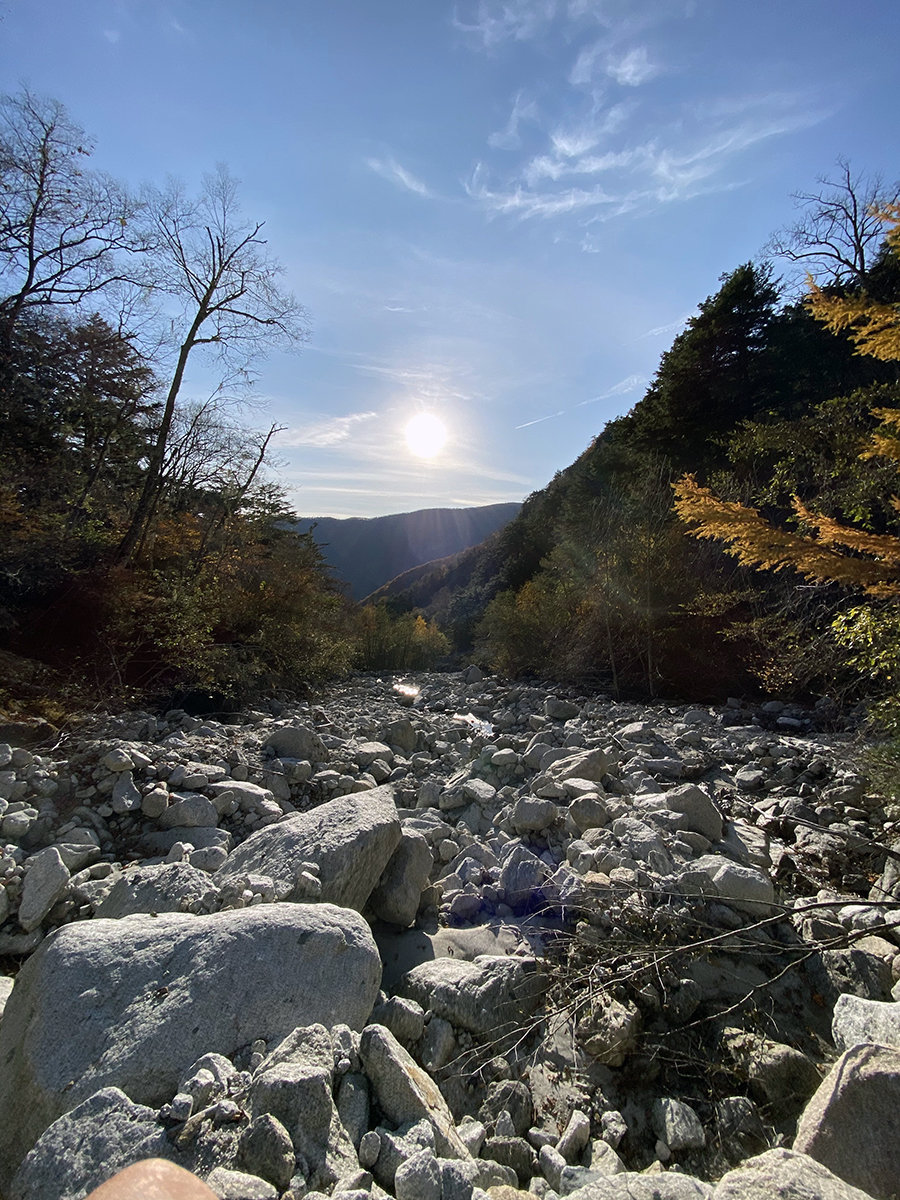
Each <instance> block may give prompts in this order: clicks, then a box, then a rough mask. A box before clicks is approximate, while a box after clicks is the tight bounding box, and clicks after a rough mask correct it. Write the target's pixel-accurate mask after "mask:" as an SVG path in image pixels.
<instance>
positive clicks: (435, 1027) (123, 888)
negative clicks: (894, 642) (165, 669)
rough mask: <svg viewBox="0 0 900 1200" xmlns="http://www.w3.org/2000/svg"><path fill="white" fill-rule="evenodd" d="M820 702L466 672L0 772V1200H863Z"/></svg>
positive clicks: (861, 963)
mask: <svg viewBox="0 0 900 1200" xmlns="http://www.w3.org/2000/svg"><path fill="white" fill-rule="evenodd" d="M830 715H831V714H830V713H829V712H828V711H827V710H826V709H824V708H819V709H817V710H809V711H806V710H801V709H797V708H786V707H785V706H784V705H782V704H780V703H779V702H778V701H774V700H773V701H770V702H768V703H765V704H761V705H758V706H752V707H750V706H745V705H742V704H741V703H739V702H737V701H733V702H729V704H728V705H727V706H724V707H722V708H720V709H712V708H705V707H691V708H685V707H677V708H676V707H666V706H652V707H651V706H637V705H630V704H623V703H616V702H613V701H610V700H609V699H608V698H605V697H602V696H585V695H579V694H576V693H574V692H572V693H570V692H566V691H565V690H561V689H553V690H550V689H548V688H546V687H537V686H513V685H509V684H507V683H504V682H502V681H498V680H494V679H491V678H485V677H483V676H482V674H481V672H480V671H479V670H478V669H477V668H470V669H469V670H468V671H466V672H464V673H456V674H429V675H419V676H415V677H405V678H403V679H398V678H394V677H386V676H385V677H377V676H365V677H357V678H354V679H353V680H351V681H349V682H348V683H346V684H344V685H341V686H340V687H336V688H335V689H333V690H332V691H331V692H330V693H329V694H328V695H326V696H324V697H322V698H321V700H320V701H319V702H317V703H314V704H304V705H297V706H288V707H286V706H284V705H282V704H280V703H277V702H274V701H273V702H271V703H270V704H268V705H266V706H264V707H262V708H260V710H259V711H248V712H246V713H243V714H241V715H239V716H233V717H228V718H226V719H225V720H222V721H220V720H215V719H212V718H202V717H196V716H190V715H188V714H187V713H185V712H183V711H181V710H173V711H170V712H167V713H164V714H151V713H149V712H134V713H128V714H125V715H123V716H121V717H118V718H116V719H111V718H104V719H103V720H96V721H94V722H93V723H92V724H90V725H88V726H84V727H83V728H81V729H80V731H79V732H78V733H77V734H73V735H71V736H68V737H66V738H64V739H62V740H60V741H59V742H58V743H57V744H55V745H53V746H52V747H47V746H41V747H37V748H35V747H32V748H30V749H29V748H25V747H24V746H15V745H12V744H10V745H8V746H7V745H2V746H0V834H2V837H0V842H2V857H0V877H2V883H3V887H2V889H0V921H2V924H0V956H2V957H0V961H2V963H3V964H4V965H5V968H6V974H5V976H4V977H3V978H2V979H0V997H2V998H3V999H5V1000H6V1006H5V1011H4V1013H3V1017H2V1020H0V1063H2V1064H3V1066H2V1073H0V1193H2V1195H3V1196H4V1197H6V1198H7V1200H38V1198H40V1200H44V1198H45V1197H51V1196H52V1197H60V1198H61V1200H78V1198H81V1197H83V1196H85V1195H86V1194H87V1192H88V1191H89V1190H90V1189H91V1188H92V1187H95V1186H97V1184H99V1183H100V1182H101V1181H102V1180H103V1179H105V1178H107V1177H108V1176H109V1175H110V1174H111V1173H112V1172H113V1171H114V1170H116V1169H118V1168H120V1167H122V1166H125V1165H127V1164H128V1163H130V1162H133V1161H135V1160H136V1159H139V1158H143V1157H148V1156H158V1157H163V1158H169V1159H171V1160H172V1161H175V1162H177V1163H179V1164H181V1165H183V1166H186V1167H188V1168H190V1169H191V1170H194V1171H195V1172H196V1173H197V1174H198V1175H199V1176H200V1177H201V1178H203V1179H205V1180H207V1182H208V1184H209V1186H210V1187H211V1188H212V1190H213V1191H214V1192H215V1193H216V1194H217V1195H218V1196H220V1197H223V1198H226V1197H228V1198H231V1200H277V1198H278V1197H281V1198H282V1200H300V1198H301V1197H304V1196H306V1197H310V1198H312V1200H315V1197H317V1196H319V1195H322V1194H324V1195H341V1196H343V1197H344V1198H345V1200H351V1198H352V1200H364V1197H368V1196H374V1197H378V1196H385V1195H393V1196H396V1197H397V1198H398V1200H469V1198H470V1197H473V1198H474V1200H483V1197H484V1194H487V1195H489V1196H493V1197H496V1200H502V1198H505V1197H513V1196H515V1195H517V1194H521V1193H522V1192H525V1193H527V1192H530V1193H532V1194H534V1195H537V1196H542V1197H547V1198H549V1200H553V1197H555V1196H573V1197H577V1198H579V1200H590V1198H602V1200H618V1198H622V1200H626V1198H627V1200H643V1198H644V1197H646V1198H647V1200H650V1198H651V1197H656V1198H659V1200H668V1198H671V1200H692V1198H694V1197H696V1198H703V1197H713V1196H714V1197H715V1198H716V1200H728V1198H731V1197H745V1196H746V1197H757V1196H759V1197H760V1198H762V1197H763V1196H764V1195H765V1196H766V1197H771V1196H772V1195H773V1194H774V1195H783V1196H797V1195H802V1196H809V1197H816V1196H820V1197H827V1198H832V1197H833V1198H835V1200H838V1198H846V1200H850V1198H852V1197H855V1198H857V1200H859V1198H860V1197H864V1196H866V1195H869V1196H873V1197H876V1198H878V1200H890V1198H891V1197H892V1196H895V1195H896V1194H897V1192H898V1188H900V1185H898V1183H897V1181H898V1179H900V991H898V983H897V980H898V977H900V853H898V852H900V824H898V821H897V817H898V813H897V812H896V811H895V810H894V809H893V808H892V807H891V805H892V804H893V803H894V801H893V800H892V799H891V798H888V799H887V800H886V799H885V798H884V797H879V796H875V795H872V794H870V792H869V790H868V787H867V783H866V780H865V778H864V777H863V776H862V775H861V774H860V773H859V771H858V769H857V767H856V765H855V758H854V745H855V743H854V739H853V738H852V737H851V735H850V734H849V733H847V732H842V731H841V730H840V729H837V730H836V729H835V728H833V724H834V722H832V721H830Z"/></svg>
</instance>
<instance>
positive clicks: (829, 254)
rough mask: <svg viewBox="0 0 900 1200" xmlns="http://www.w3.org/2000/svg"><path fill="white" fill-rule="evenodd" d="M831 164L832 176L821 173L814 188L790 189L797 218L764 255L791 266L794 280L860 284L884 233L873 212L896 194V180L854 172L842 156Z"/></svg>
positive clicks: (899, 187)
mask: <svg viewBox="0 0 900 1200" xmlns="http://www.w3.org/2000/svg"><path fill="white" fill-rule="evenodd" d="M835 165H836V173H835V176H834V178H829V177H828V176H826V175H823V176H820V178H819V180H818V182H819V184H820V185H821V186H820V188H819V190H818V191H814V192H795V193H794V195H793V197H792V199H793V201H794V207H795V208H797V209H799V211H800V217H799V219H798V220H797V221H795V222H794V224H793V225H790V226H788V227H787V228H786V229H782V230H780V231H779V232H778V233H776V234H773V236H772V237H771V238H770V240H769V242H768V243H767V245H766V246H765V247H764V251H763V252H764V253H765V254H768V255H771V256H773V257H775V258H783V259H786V260H787V261H788V262H790V263H793V264H795V266H796V268H797V273H798V279H797V282H798V284H800V283H802V282H803V281H805V279H806V276H807V275H812V277H813V278H814V279H815V280H816V281H817V282H818V283H820V284H829V283H859V282H861V281H862V280H863V278H864V277H865V274H866V271H867V270H868V269H869V267H870V266H871V265H872V259H873V256H874V253H875V251H876V250H877V248H878V246H879V244H880V242H881V240H882V237H883V236H884V226H883V224H882V222H881V221H879V219H878V218H877V216H876V215H875V214H876V212H878V211H879V210H880V209H883V208H884V206H885V205H886V204H891V203H895V202H896V201H897V199H898V197H900V184H897V183H895V184H892V185H890V186H888V185H886V184H885V183H884V180H883V179H882V177H881V176H880V175H877V174H876V175H855V174H854V173H853V170H852V169H851V166H850V162H849V160H848V159H846V158H839V159H838V160H837V163H836V164H835Z"/></svg>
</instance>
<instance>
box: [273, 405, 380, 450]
mask: <svg viewBox="0 0 900 1200" xmlns="http://www.w3.org/2000/svg"><path fill="white" fill-rule="evenodd" d="M377 415H378V414H377V413H375V412H356V413H349V414H348V415H347V416H345V417H327V418H324V419H320V420H316V421H313V422H312V423H311V424H309V425H305V426H294V427H292V428H291V429H286V430H284V432H283V433H279V434H278V435H277V439H276V440H277V444H278V446H279V447H281V448H283V449H288V448H298V447H300V446H312V447H315V448H318V449H327V448H329V447H332V446H340V445H342V444H343V443H344V442H347V441H349V439H350V438H351V437H352V436H353V434H354V431H355V430H356V429H358V428H359V427H360V426H361V425H364V424H365V423H366V422H368V421H371V420H372V418H373V417H376V416H377Z"/></svg>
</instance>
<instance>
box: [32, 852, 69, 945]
mask: <svg viewBox="0 0 900 1200" xmlns="http://www.w3.org/2000/svg"><path fill="white" fill-rule="evenodd" d="M70 878H71V876H70V874H69V868H68V867H67V866H66V864H65V863H64V862H63V860H62V856H61V855H60V853H59V850H57V848H56V847H55V846H48V847H47V849H46V850H41V851H39V852H38V853H37V854H35V855H34V856H33V858H31V859H29V861H28V871H27V873H26V875H25V884H24V886H23V888H22V900H21V903H20V905H19V924H20V925H21V926H22V928H23V929H24V930H25V932H26V933H30V932H31V930H33V929H37V927H38V926H39V925H40V923H41V922H42V921H43V919H44V917H46V916H47V914H48V913H49V911H50V909H51V908H52V907H53V905H54V904H55V903H56V902H57V900H59V898H60V897H61V896H62V894H63V892H65V890H66V888H67V887H68V886H69V880H70Z"/></svg>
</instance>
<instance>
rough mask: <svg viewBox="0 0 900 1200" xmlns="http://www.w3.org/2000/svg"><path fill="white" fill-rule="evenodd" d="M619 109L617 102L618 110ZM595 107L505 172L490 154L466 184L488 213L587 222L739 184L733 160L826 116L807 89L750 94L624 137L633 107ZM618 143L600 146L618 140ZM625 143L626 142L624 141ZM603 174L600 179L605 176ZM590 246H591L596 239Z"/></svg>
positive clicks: (647, 209) (678, 114)
mask: <svg viewBox="0 0 900 1200" xmlns="http://www.w3.org/2000/svg"><path fill="white" fill-rule="evenodd" d="M612 111H613V110H610V112H612ZM610 112H608V113H606V114H604V115H597V116H596V117H595V118H594V124H591V123H590V121H586V122H583V123H582V125H580V126H578V125H573V126H572V127H571V128H569V129H565V128H560V129H556V130H554V131H553V132H552V133H551V134H550V135H549V146H548V148H547V151H546V152H544V153H540V154H537V155H534V156H533V157H531V158H530V159H528V161H526V162H524V163H522V164H521V166H520V167H519V169H518V172H517V173H516V174H514V175H512V177H509V178H507V179H506V180H505V181H503V180H499V181H498V180H496V175H495V173H494V172H491V171H490V170H489V169H488V168H487V166H486V165H485V164H483V163H479V164H477V165H476V167H475V169H474V171H473V172H472V175H471V177H470V179H469V181H468V184H467V185H466V190H467V192H468V194H469V196H470V197H472V198H473V199H475V200H476V201H477V202H478V203H479V204H480V205H481V206H482V207H483V208H484V209H485V210H486V211H487V212H489V213H492V214H502V215H507V216H513V217H516V218H518V219H520V220H531V219H544V220H553V219H561V218H565V217H567V216H574V217H577V218H580V222H581V224H582V225H587V224H593V223H596V222H604V221H609V220H611V219H613V218H616V217H621V216H624V215H626V214H628V213H635V212H647V211H649V210H652V209H654V208H658V207H659V206H660V205H665V204H671V203H675V202H682V201H686V200H690V199H693V198H694V197H697V196H700V195H708V194H711V193H715V192H723V191H728V190H731V189H733V188H734V187H737V186H740V185H741V183H742V182H743V178H742V177H736V176H735V174H734V169H733V165H732V164H734V163H736V162H737V161H738V160H739V159H740V157H741V156H742V155H744V154H746V153H747V152H748V151H750V150H752V149H753V148H754V147H756V146H758V145H760V144H761V143H763V142H766V141H768V140H771V139H774V138H778V137H784V136H787V135H789V134H792V133H797V132H799V131H801V130H803V129H807V128H809V127H810V126H812V125H815V124H817V123H818V122H819V121H821V120H823V119H824V117H825V116H826V115H827V112H826V110H825V109H824V107H823V106H816V105H814V104H811V103H810V102H809V97H808V96H806V95H802V94H800V93H798V94H796V95H793V96H792V95H788V94H783V93H782V94H777V95H775V96H773V97H772V98H771V103H770V104H769V105H765V104H763V103H761V102H760V100H759V98H758V97H753V98H751V100H749V101H748V102H747V103H746V104H745V105H740V104H738V103H735V102H731V103H729V104H728V105H725V106H723V107H722V108H721V109H720V110H716V109H715V106H712V107H711V110H710V112H708V113H707V112H704V111H702V110H697V111H690V110H686V111H685V112H683V113H675V114H673V116H672V118H671V119H670V121H669V123H668V125H667V126H660V127H659V128H658V130H657V131H656V133H655V135H654V137H653V139H651V140H650V141H643V142H638V143H634V144H631V145H629V144H627V142H625V140H624V135H625V132H627V130H622V129H619V128H618V126H619V125H623V124H625V125H627V121H628V116H629V110H628V109H627V108H626V109H625V110H624V112H623V110H621V109H617V110H616V111H615V115H614V116H612V117H611V115H610ZM614 136H615V141H616V142H618V143H619V144H618V145H617V146H616V147H615V148H609V149H604V150H602V151H601V150H600V148H599V144H600V143H602V142H606V143H607V145H608V144H609V142H610V141H612V140H613V138H614ZM623 143H624V144H623ZM601 177H602V182H601ZM581 244H582V246H583V248H584V249H585V250H591V249H593V248H594V247H593V244H592V243H591V242H590V240H589V239H588V240H586V241H583V242H582V243H581Z"/></svg>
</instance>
